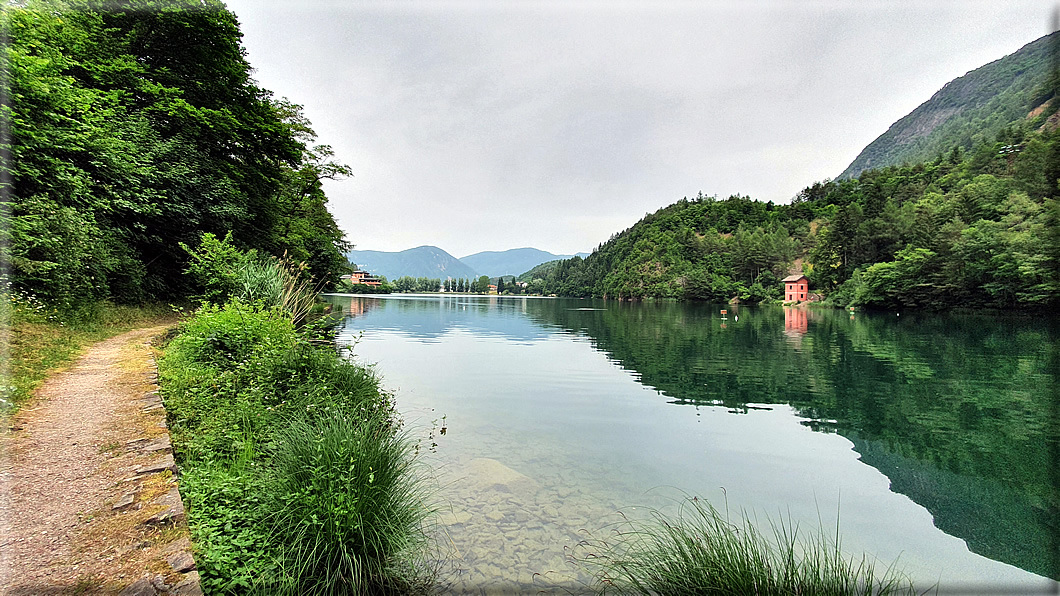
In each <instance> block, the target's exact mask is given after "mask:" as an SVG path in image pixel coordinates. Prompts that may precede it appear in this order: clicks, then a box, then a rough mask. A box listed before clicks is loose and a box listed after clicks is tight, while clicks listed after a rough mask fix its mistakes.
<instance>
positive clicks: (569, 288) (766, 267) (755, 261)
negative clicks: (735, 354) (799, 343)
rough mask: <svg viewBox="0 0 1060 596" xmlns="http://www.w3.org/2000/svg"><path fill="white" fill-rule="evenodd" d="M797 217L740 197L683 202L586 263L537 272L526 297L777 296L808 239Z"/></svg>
mask: <svg viewBox="0 0 1060 596" xmlns="http://www.w3.org/2000/svg"><path fill="white" fill-rule="evenodd" d="M797 213H798V209H797V208H793V207H790V206H786V205H779V206H778V205H774V204H772V203H761V202H758V201H753V200H751V199H749V198H747V197H739V196H734V197H730V198H729V199H726V200H724V201H719V200H716V199H713V198H710V197H704V196H702V195H700V196H699V197H697V198H696V199H693V200H691V201H689V200H681V201H678V202H677V203H675V204H673V205H670V206H669V207H665V208H663V209H660V210H659V211H656V212H655V213H653V214H649V215H647V216H645V217H644V219H642V220H641V221H640V222H638V223H637V224H636V225H634V226H633V227H632V228H630V229H628V230H626V231H624V232H622V233H620V234H616V235H615V236H612V237H611V239H610V240H608V241H607V242H605V243H604V244H602V245H601V246H600V247H598V248H597V249H596V251H594V252H593V254H591V255H590V256H589V257H587V258H585V259H581V258H580V257H575V258H573V259H568V260H564V261H557V262H555V263H554V264H547V265H548V266H547V267H544V266H542V268H541V269H539V270H538V271H539V273H538V274H539V275H541V283H540V285H538V284H537V283H536V282H532V285H531V288H530V290H531V291H538V292H540V293H545V294H557V295H561V296H604V297H611V298H618V299H642V298H678V299H685V300H708V301H728V300H730V299H731V298H734V297H739V298H740V299H742V300H753V301H761V300H766V299H772V298H775V297H779V292H780V289H781V288H780V283H779V281H778V280H779V279H781V278H783V277H784V276H785V275H786V273H787V271H788V269H789V268H790V267H791V266H792V263H793V261H794V260H795V259H796V257H797V256H799V254H800V252H801V247H802V246H803V244H804V242H806V241H807V235H808V234H809V229H810V227H809V224H808V222H806V221H805V220H801V219H797V217H798V216H797ZM811 213H812V212H811ZM789 228H790V231H789ZM756 283H757V284H758V285H757V287H755V288H754V289H753V290H752V289H750V288H751V287H752V286H755V284H756Z"/></svg>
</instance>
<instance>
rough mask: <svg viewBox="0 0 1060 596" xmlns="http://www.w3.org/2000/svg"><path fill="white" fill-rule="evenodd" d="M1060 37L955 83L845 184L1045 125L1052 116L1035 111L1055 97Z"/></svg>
mask: <svg viewBox="0 0 1060 596" xmlns="http://www.w3.org/2000/svg"><path fill="white" fill-rule="evenodd" d="M1058 36H1060V34H1056V33H1054V34H1053V35H1047V36H1045V37H1042V38H1040V39H1037V40H1035V41H1033V42H1031V43H1029V44H1027V45H1025V46H1023V47H1022V48H1020V49H1019V50H1018V51H1016V52H1014V53H1012V54H1010V55H1008V56H1005V57H1003V58H1000V59H998V60H995V61H993V62H991V63H990V64H987V65H984V66H981V67H979V68H977V69H975V70H973V71H971V72H969V73H968V74H966V75H964V76H962V77H958V78H956V79H954V80H952V81H950V82H949V83H947V84H946V85H945V86H944V87H943V88H942V89H940V90H939V91H938V92H937V93H935V94H934V95H933V96H932V97H931V99H929V100H927V101H925V102H924V103H923V104H921V105H920V106H919V107H917V108H916V109H915V110H913V111H912V112H910V113H909V114H908V115H906V116H905V117H903V118H902V119H900V120H898V121H897V122H895V123H894V124H892V125H891V126H890V128H888V129H887V131H886V132H885V133H883V134H882V135H880V136H879V138H877V139H876V140H874V141H873V142H871V143H869V145H868V146H866V147H865V149H863V150H862V151H861V153H860V154H859V155H858V156H857V158H855V159H854V161H853V162H852V163H851V164H850V165H849V166H847V168H846V170H844V171H843V173H842V174H840V175H839V178H840V179H845V178H851V177H856V176H858V175H860V174H861V173H862V172H863V171H865V170H869V169H874V168H883V167H888V166H900V165H905V164H915V163H920V162H924V161H930V160H931V159H933V158H934V157H935V156H936V155H937V154H939V153H946V152H948V151H950V150H951V149H953V148H954V147H960V148H961V149H963V150H965V151H969V150H971V149H972V148H974V147H976V146H978V145H980V144H982V143H989V142H992V141H993V140H994V137H995V136H996V135H997V134H998V132H1000V131H1001V130H1002V129H1003V128H1005V127H1008V126H1012V125H1015V124H1018V123H1022V122H1024V121H1025V120H1027V119H1028V114H1030V116H1029V120H1030V121H1029V122H1027V124H1028V125H1030V126H1031V127H1037V126H1039V125H1041V124H1043V123H1044V122H1045V120H1046V118H1047V117H1048V116H1049V115H1050V114H1051V113H1052V112H1047V111H1045V110H1038V111H1037V112H1035V111H1034V110H1035V108H1037V107H1040V106H1043V105H1044V103H1045V102H1046V100H1048V99H1049V98H1050V97H1051V96H1052V93H1053V89H1054V87H1055V85H1056V80H1055V79H1053V78H1050V76H1049V73H1050V68H1051V66H1052V62H1054V61H1055V57H1054V56H1053V52H1054V46H1055V44H1056V43H1057V39H1058V38H1060V37H1058Z"/></svg>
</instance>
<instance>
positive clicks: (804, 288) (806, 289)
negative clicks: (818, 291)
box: [784, 274, 810, 302]
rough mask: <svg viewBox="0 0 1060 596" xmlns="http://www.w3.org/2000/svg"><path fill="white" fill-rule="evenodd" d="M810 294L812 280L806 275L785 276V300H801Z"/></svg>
mask: <svg viewBox="0 0 1060 596" xmlns="http://www.w3.org/2000/svg"><path fill="white" fill-rule="evenodd" d="M809 295H810V280H809V279H808V278H807V277H806V276H805V275H801V274H799V275H789V276H787V277H785V278H784V302H801V301H803V300H806V297H807V296H809Z"/></svg>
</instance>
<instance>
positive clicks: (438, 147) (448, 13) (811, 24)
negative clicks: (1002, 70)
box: [228, 0, 1049, 256]
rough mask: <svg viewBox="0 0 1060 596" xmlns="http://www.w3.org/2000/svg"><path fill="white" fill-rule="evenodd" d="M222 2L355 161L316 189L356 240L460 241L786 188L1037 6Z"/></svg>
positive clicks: (979, 59)
mask: <svg viewBox="0 0 1060 596" xmlns="http://www.w3.org/2000/svg"><path fill="white" fill-rule="evenodd" d="M228 4H229V7H230V8H231V9H232V10H234V11H235V12H236V14H237V15H238V16H239V17H240V21H241V22H242V24H243V31H244V33H245V38H244V42H245V44H246V46H247V48H248V56H249V59H250V62H251V64H252V65H253V66H254V67H256V69H257V72H256V75H255V76H256V77H257V79H258V80H259V82H260V83H261V84H262V85H263V86H264V87H266V88H269V89H272V90H273V91H275V92H276V93H277V94H279V95H282V96H286V97H288V98H290V99H291V100H293V101H295V102H297V103H302V104H304V105H305V106H306V114H307V115H308V116H309V118H310V119H311V120H312V121H313V123H314V127H315V128H316V130H317V132H318V133H319V135H320V140H321V142H324V143H328V144H331V145H332V146H334V148H335V149H336V151H337V153H338V155H339V156H340V158H341V159H342V160H343V161H344V162H345V163H347V164H349V165H350V166H351V167H352V168H353V170H354V172H355V177H354V178H352V179H349V180H345V181H341V182H335V183H329V184H328V186H327V190H328V193H329V196H330V197H331V201H332V208H333V212H334V213H335V214H336V216H337V218H338V219H339V223H340V225H342V226H343V227H344V229H346V230H347V232H348V234H349V237H350V239H351V240H352V241H353V242H355V243H356V244H357V245H358V246H359V247H360V248H363V249H377V250H401V249H404V248H409V247H411V246H416V245H420V244H435V245H438V246H440V247H442V248H444V249H446V250H448V251H450V252H452V253H454V254H456V255H457V256H461V255H464V254H469V253H472V252H477V251H480V250H498V249H505V248H512V247H519V246H536V247H538V248H542V249H545V250H550V251H553V252H575V251H580V250H588V249H590V248H591V247H593V246H595V245H596V244H597V243H599V242H601V241H603V240H606V239H607V237H608V236H610V235H611V234H612V233H614V232H617V231H619V230H621V229H624V228H626V227H629V226H630V225H632V224H633V223H634V222H635V221H636V220H637V219H638V218H639V217H641V216H643V215H644V213H645V212H650V211H654V210H655V209H658V208H659V207H662V206H664V205H667V204H669V203H671V202H673V201H675V200H677V199H680V198H681V197H682V196H691V195H695V194H696V193H697V192H699V191H703V192H704V193H706V194H717V195H719V196H722V197H724V196H727V195H729V194H733V193H740V194H748V195H751V196H752V197H754V198H758V199H762V200H773V201H778V202H784V201H787V200H789V199H790V198H791V196H793V195H794V194H795V193H796V192H798V191H799V190H800V189H801V188H802V187H804V186H806V185H808V184H811V183H812V182H814V181H815V180H819V179H823V178H825V177H829V176H834V175H836V174H838V173H839V172H840V171H842V169H843V168H844V167H845V166H846V165H847V164H848V163H849V162H850V161H851V160H853V158H854V157H855V156H856V155H857V153H858V152H859V151H860V149H861V148H862V147H864V146H865V145H866V144H868V143H869V142H870V141H872V140H873V139H874V138H875V137H876V136H878V135H879V134H881V133H882V132H883V131H884V130H886V128H887V126H889V125H890V124H891V123H892V122H894V121H895V120H897V119H898V118H900V117H901V116H903V115H905V114H906V113H907V112H909V111H911V110H912V109H913V108H915V107H916V106H917V105H919V104H920V103H921V102H923V101H925V100H926V99H928V97H930V96H931V94H932V93H934V92H935V91H936V90H937V89H938V88H939V87H941V86H942V85H943V84H945V83H946V82H947V81H949V80H950V79H952V78H954V77H956V76H960V75H962V74H964V73H965V72H967V71H968V70H971V69H974V68H976V67H978V66H981V65H982V64H985V63H986V62H989V61H991V60H995V59H997V58H1000V57H1001V56H1002V55H1004V54H1007V53H1011V52H1013V51H1015V50H1017V49H1019V47H1021V46H1022V45H1024V44H1025V43H1029V42H1030V41H1033V40H1034V39H1036V38H1037V37H1039V36H1041V35H1043V34H1044V33H1045V32H1046V23H1047V20H1048V8H1049V7H1048V6H1044V5H1042V4H1041V3H1039V2H1020V1H1014V2H1007V3H996V2H974V1H973V2H968V1H961V2H750V3H741V4H735V3H732V4H730V3H725V2H713V3H710V2H707V3H698V2H697V3H662V4H661V5H653V4H647V3H644V4H640V3H619V4H610V3H579V4H575V5H573V7H571V6H568V5H566V4H557V3H522V2H520V3H491V4H480V3H456V2H453V3H443V4H427V3H419V2H405V3H396V4H395V3H345V2H342V3H340V2H330V3H329V2H315V1H309V2H304V3H302V4H301V5H299V6H298V7H292V5H291V3H288V2H282V3H281V2H272V1H264V0H236V1H232V2H229V3H228Z"/></svg>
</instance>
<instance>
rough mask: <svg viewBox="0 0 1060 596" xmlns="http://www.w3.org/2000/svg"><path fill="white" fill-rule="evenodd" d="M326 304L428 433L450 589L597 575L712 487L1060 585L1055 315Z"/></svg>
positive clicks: (864, 536) (985, 572)
mask: <svg viewBox="0 0 1060 596" xmlns="http://www.w3.org/2000/svg"><path fill="white" fill-rule="evenodd" d="M330 300H332V301H333V302H334V303H336V304H338V305H341V307H342V308H343V309H344V312H345V313H347V314H348V316H347V317H346V319H345V320H344V321H343V322H342V323H341V324H340V325H339V334H338V342H339V345H340V346H344V347H345V348H344V349H349V350H350V352H351V358H353V359H354V360H356V361H358V362H362V363H368V364H373V365H375V366H376V370H377V372H378V373H379V375H380V376H381V378H382V379H383V384H384V386H385V387H386V388H387V389H389V390H392V391H394V392H395V394H396V396H397V404H398V408H399V410H400V411H401V413H402V415H403V417H404V419H405V421H406V423H407V425H408V427H409V428H411V429H412V431H413V432H414V433H415V434H416V436H418V437H420V438H421V439H422V443H421V445H422V447H423V448H422V450H421V453H422V460H423V462H424V463H425V464H426V465H427V466H428V467H429V468H430V469H431V470H432V473H433V475H434V476H435V479H436V482H437V486H438V488H437V491H436V498H437V500H438V502H439V504H440V508H441V512H440V515H439V520H440V522H441V528H440V529H439V536H440V542H441V543H442V544H444V545H445V546H446V548H447V549H448V552H449V555H450V559H451V564H450V566H449V568H448V569H447V571H448V573H449V577H448V580H449V581H451V582H452V586H451V589H452V591H454V592H466V593H482V592H483V590H485V591H487V592H488V591H491V590H494V591H498V592H504V591H527V590H535V591H537V590H540V591H545V592H549V591H553V590H554V591H557V592H560V593H564V591H574V592H577V591H580V590H581V589H582V587H583V586H584V582H586V581H587V580H588V577H586V575H585V574H584V573H583V572H582V571H580V570H579V568H578V567H576V566H573V565H572V564H571V562H570V556H571V555H572V554H574V555H579V554H584V553H580V551H579V549H580V548H582V547H579V543H581V542H582V541H584V540H586V539H601V538H606V537H607V536H608V533H609V532H611V531H613V530H614V529H615V528H616V527H618V524H620V523H621V522H622V520H623V519H624V517H629V518H640V517H642V516H644V515H645V514H646V512H647V511H650V510H651V509H652V508H654V509H658V510H662V511H672V510H673V509H674V507H675V506H676V503H678V502H679V501H680V500H681V499H683V498H685V497H687V496H696V497H698V498H704V499H707V500H708V501H709V502H710V503H712V504H714V505H715V506H716V507H717V508H719V509H722V510H725V509H727V510H728V511H729V512H730V514H732V515H734V516H738V515H739V514H740V512H747V513H748V514H750V515H753V516H755V517H756V518H757V519H758V520H759V522H761V523H766V522H765V520H767V519H770V520H774V521H785V520H791V521H793V522H796V523H798V524H799V527H800V528H801V530H800V531H801V532H809V533H816V532H817V531H818V529H819V528H821V527H822V526H823V530H824V531H825V532H826V533H828V534H830V535H832V534H834V533H835V530H836V524H837V519H838V525H839V531H840V534H841V536H842V548H843V550H844V552H847V553H848V554H852V555H854V554H856V555H858V556H859V557H860V555H861V554H862V553H868V554H869V555H871V556H875V557H878V559H879V560H880V561H881V562H882V567H886V566H887V565H888V564H889V563H890V562H893V561H895V560H897V561H898V564H897V566H898V567H899V568H901V569H902V570H904V571H905V572H906V573H907V574H909V575H910V576H912V577H913V578H914V580H915V581H916V583H917V585H918V586H920V587H924V588H926V587H929V586H931V585H933V584H935V583H936V582H938V583H939V585H940V586H941V587H942V588H943V590H944V591H946V590H951V589H952V590H956V591H961V590H969V589H976V590H988V591H1000V592H1010V591H1016V590H1020V591H1024V592H1027V591H1030V592H1039V591H1040V592H1052V593H1055V590H1056V584H1055V583H1054V582H1051V581H1049V580H1047V579H1045V578H1053V579H1058V578H1060V467H1058V465H1057V464H1058V460H1060V393H1058V383H1057V371H1058V370H1060V365H1058V363H1060V346H1058V338H1060V325H1058V321H1057V320H1055V319H1040V318H1029V317H1024V318H1019V317H1007V316H1001V315H996V314H991V315H957V314H927V313H915V312H900V313H863V312H857V313H851V312H845V311H839V310H817V309H812V310H807V309H793V308H781V307H747V306H724V305H703V304H679V303H669V302H660V303H629V302H615V301H593V300H568V299H548V298H521V297H511V298H509V297H496V296H492V297H486V296H465V295H451V294H442V295H423V296H415V295H392V296H386V297H378V296H371V297H369V296H348V295H346V296H344V295H335V296H331V297H330ZM767 528H768V526H767Z"/></svg>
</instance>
